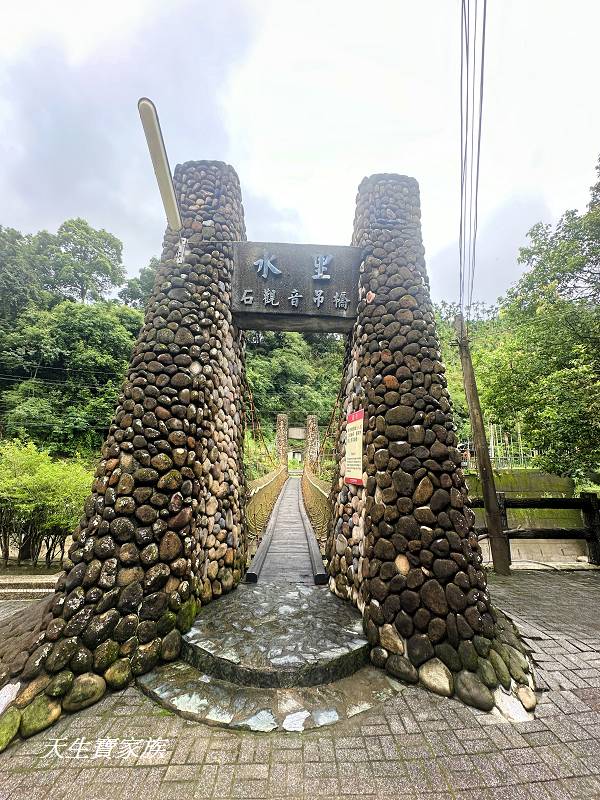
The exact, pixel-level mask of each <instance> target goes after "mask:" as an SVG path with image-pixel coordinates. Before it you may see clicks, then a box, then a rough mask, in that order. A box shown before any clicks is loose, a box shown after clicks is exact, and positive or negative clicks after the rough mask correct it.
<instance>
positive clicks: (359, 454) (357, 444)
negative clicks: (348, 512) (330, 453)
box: [344, 408, 365, 486]
mask: <svg viewBox="0 0 600 800" xmlns="http://www.w3.org/2000/svg"><path fill="white" fill-rule="evenodd" d="M364 419H365V412H364V409H362V408H361V409H359V410H358V411H351V412H350V413H349V414H348V416H347V417H346V473H345V476H344V483H351V484H354V486H364V482H363V462H362V458H363V425H364Z"/></svg>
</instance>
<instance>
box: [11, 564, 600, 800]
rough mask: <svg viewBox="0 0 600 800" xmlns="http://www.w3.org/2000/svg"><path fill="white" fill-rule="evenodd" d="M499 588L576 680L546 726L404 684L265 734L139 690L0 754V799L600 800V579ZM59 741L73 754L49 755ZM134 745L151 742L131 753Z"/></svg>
mask: <svg viewBox="0 0 600 800" xmlns="http://www.w3.org/2000/svg"><path fill="white" fill-rule="evenodd" d="M492 591H493V596H494V598H495V600H496V602H497V603H498V605H500V606H501V607H503V608H504V609H505V610H506V611H507V612H508V613H510V614H512V615H514V616H516V617H518V618H519V621H520V620H521V619H523V620H525V619H526V620H527V626H528V627H527V629H526V635H527V638H528V640H529V642H530V643H531V644H532V646H534V652H535V653H536V658H539V659H540V661H539V663H540V665H541V669H542V671H543V675H544V678H545V679H546V680H547V681H548V676H551V675H552V674H553V673H559V674H560V679H559V678H557V681H565V680H567V679H569V680H571V682H572V683H573V684H574V686H573V687H568V688H555V687H553V685H552V684H551V682H550V681H548V685H549V687H550V688H549V690H548V691H545V692H543V693H542V694H541V699H540V703H539V705H538V711H537V718H536V720H535V721H532V722H522V723H513V724H509V723H505V722H503V723H499V722H498V720H496V719H495V718H494V717H491V716H490V715H487V714H483V713H481V712H477V711H474V710H472V709H469V708H467V707H465V706H463V705H462V704H461V703H459V702H458V701H456V700H452V699H445V698H440V697H436V696H434V695H431V694H428V693H426V692H425V691H423V690H420V689H418V688H407V689H406V690H405V691H404V692H403V693H401V694H400V695H397V696H396V697H395V698H394V699H392V700H390V701H388V702H386V703H385V704H384V705H382V706H380V707H379V708H377V709H374V710H372V711H370V712H367V713H365V714H359V715H357V716H356V717H354V718H352V719H351V720H348V721H346V722H344V723H340V724H337V725H334V726H331V727H328V728H323V729H320V730H316V731H309V732H307V733H304V734H257V733H249V732H248V733H246V732H240V731H225V730H222V729H219V728H214V727H207V726H204V725H202V724H198V723H193V722H190V721H188V720H184V719H182V718H179V717H177V716H173V715H171V714H170V713H168V712H165V711H164V710H162V709H160V708H158V707H157V706H155V705H154V704H153V703H152V702H151V701H150V700H149V699H148V698H146V697H144V696H143V695H142V694H140V693H139V692H138V691H137V690H136V689H135V688H129V689H127V690H126V691H124V692H121V693H118V694H114V695H111V696H109V697H107V698H105V699H104V700H103V701H101V702H100V703H99V704H97V705H96V706H93V707H92V708H89V709H87V710H85V711H83V712H80V713H78V714H76V715H74V716H69V717H66V718H64V719H62V720H61V721H60V722H59V723H58V724H57V725H56V726H54V728H52V729H50V730H49V731H45V732H44V733H42V734H41V735H39V736H37V737H34V738H33V739H31V740H29V741H26V742H19V743H18V744H16V745H15V746H13V747H11V748H9V750H8V751H7V752H5V753H4V754H2V755H0V800H9V798H10V800H37V799H38V798H40V800H41V798H46V797H49V798H52V800H80V799H81V800H83V799H85V800H120V798H128V800H130V798H132V797H135V798H136V800H152V799H153V798H159V797H160V798H162V797H164V798H167V797H168V798H171V797H173V798H177V800H180V799H181V800H184V799H185V798H196V797H198V798H200V797H215V798H223V800H226V798H267V797H268V798H273V799H275V798H284V797H291V798H308V797H310V798H313V797H320V796H323V797H328V798H339V797H344V798H348V799H349V800H350V799H351V798H361V799H362V800H367V799H369V798H373V799H374V798H386V797H390V798H392V797H393V798H395V800H408V798H411V800H412V799H413V798H414V800H417V799H418V798H440V799H441V800H451V799H452V800H466V799H467V798H469V800H470V799H471V798H477V800H500V799H501V800H513V798H514V800H521V799H522V800H529V798H532V799H534V798H535V800H559V799H560V800H563V799H572V800H575V799H577V800H579V799H580V798H590V799H591V798H600V759H599V756H600V688H599V687H600V680H598V678H597V675H596V669H597V664H596V663H594V662H595V661H596V659H595V658H594V657H593V656H594V654H595V655H596V656H597V658H598V659H599V660H600V651H599V649H598V643H599V642H600V620H599V619H598V615H597V613H595V609H597V608H598V607H599V604H600V576H599V575H594V574H589V573H547V572H546V573H541V574H535V573H517V574H515V575H514V576H513V578H511V579H510V586H509V584H508V582H507V581H506V580H505V579H503V580H498V579H494V580H493V581H492ZM542 637H543V638H542ZM594 648H595V649H594ZM569 650H570V652H569ZM550 657H551V658H552V659H553V660H552V661H550V660H549V658H550ZM585 663H587V664H590V665H591V666H589V667H588V668H587V669H586V667H584V666H582V665H583V664H585ZM586 673H588V674H586ZM574 678H575V679H574ZM583 681H585V685H579V686H577V685H575V684H576V683H578V682H583ZM149 736H152V737H155V738H158V737H162V738H163V739H165V740H168V744H167V745H166V746H165V748H164V753H163V754H162V755H161V754H159V755H154V756H152V755H143V754H142V753H141V751H142V750H143V749H144V742H145V741H147V739H148V737H149ZM81 737H84V741H83V744H85V743H86V742H87V743H92V745H91V749H90V751H89V752H86V751H85V749H84V750H82V751H81V753H80V754H81V755H83V756H85V757H83V758H75V757H65V756H64V753H65V749H66V748H71V756H72V755H73V754H76V753H77V748H76V747H74V745H75V743H76V742H77V741H78V740H79V741H80V742H82V739H81ZM108 737H110V738H112V739H116V740H118V749H116V750H115V753H116V755H114V756H113V757H111V758H107V757H97V758H94V757H93V756H94V754H95V748H96V747H98V742H99V741H100V740H101V739H105V738H108ZM57 738H61V739H62V741H61V742H60V743H59V744H58V749H59V752H61V754H62V755H63V757H62V758H58V757H57V756H56V755H48V751H49V750H50V749H51V747H52V744H53V741H54V740H55V739H57ZM127 740H129V741H131V740H138V741H139V742H141V744H139V745H135V744H133V745H132V752H131V753H130V754H129V755H127V756H124V755H121V754H120V753H121V752H122V751H124V750H126V749H127V748H126V747H125V743H126V741H127Z"/></svg>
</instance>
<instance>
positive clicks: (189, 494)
mask: <svg viewBox="0 0 600 800" xmlns="http://www.w3.org/2000/svg"><path fill="white" fill-rule="evenodd" d="M174 182H175V191H176V194H177V197H178V199H179V203H180V208H181V215H182V219H183V223H184V230H183V231H182V235H183V236H185V237H188V249H187V253H186V255H185V260H184V263H182V264H177V263H175V261H174V260H173V258H174V256H175V252H176V248H177V242H178V237H177V236H174V235H172V234H171V233H170V232H169V231H167V235H166V237H165V242H164V249H163V255H162V263H161V265H160V268H159V270H158V274H157V278H156V285H155V288H154V292H153V294H152V297H151V299H150V301H149V304H148V308H147V311H146V315H145V320H144V325H143V327H142V330H141V331H140V334H139V337H138V341H137V344H136V346H135V349H134V352H133V355H132V359H131V364H130V368H129V370H128V373H127V377H126V380H125V382H124V385H123V387H122V391H121V394H120V396H119V401H118V406H117V409H116V412H115V415H114V418H113V423H112V425H111V427H110V430H109V434H108V438H107V440H106V442H105V443H104V445H103V448H102V459H101V461H100V463H99V466H98V469H97V471H96V477H95V480H94V484H93V487H92V494H91V496H90V497H89V499H88V501H87V502H86V504H85V514H84V516H83V517H82V520H81V523H80V525H79V527H78V529H77V531H76V532H75V534H74V537H73V539H74V541H73V545H72V547H71V548H70V550H69V558H70V563H69V564H68V566H67V571H66V574H65V575H64V576H63V577H62V578H60V579H59V581H58V583H57V586H56V591H55V594H54V597H53V599H52V601H51V603H50V606H49V609H48V610H46V612H45V613H46V615H45V616H44V617H42V622H41V623H40V622H39V620H38V621H36V622H35V628H34V629H33V630H32V631H24V635H23V636H21V637H19V636H11V635H10V632H9V635H7V636H6V638H5V639H4V642H3V643H2V646H1V649H0V659H1V665H2V671H1V672H0V685H1V684H2V683H4V682H6V680H7V679H9V678H10V677H19V678H20V679H21V680H22V681H25V682H29V683H28V684H27V685H26V686H25V687H21V690H20V691H21V694H20V695H19V696H18V697H17V699H16V701H15V705H14V706H13V708H17V707H18V708H19V709H21V710H20V711H19V714H20V715H21V723H20V725H21V732H22V733H23V734H24V735H29V733H31V732H36V730H33V728H32V727H31V725H29V723H28V722H27V719H28V715H29V717H32V716H33V715H34V712H35V714H36V715H37V716H36V718H39V719H41V720H42V723H36V725H37V728H36V729H37V730H39V729H41V728H40V727H39V724H42V727H45V726H46V724H50V722H52V721H54V720H55V719H56V718H57V715H59V714H60V712H61V707H62V708H63V709H65V710H69V711H74V710H77V709H78V708H82V707H85V706H86V705H90V703H92V702H95V701H96V700H97V699H99V697H101V696H102V694H103V693H104V691H105V690H106V688H107V686H108V687H109V688H115V689H116V688H121V687H122V686H124V685H125V684H127V683H128V682H129V681H130V680H131V678H132V677H133V676H135V675H139V674H141V673H143V672H146V671H147V670H149V669H151V668H152V667H153V666H154V665H155V664H157V663H158V662H159V661H161V660H163V661H170V660H173V659H175V658H177V657H178V655H179V650H180V641H181V634H182V633H183V632H185V631H187V630H188V629H189V628H190V626H191V624H192V622H193V620H194V618H195V616H196V614H197V612H198V609H199V608H200V605H201V604H204V603H207V602H209V601H210V600H211V599H212V598H213V597H218V596H219V595H221V594H222V593H224V592H228V591H230V590H231V589H233V588H234V586H235V585H236V584H237V583H238V582H239V581H240V579H241V578H242V575H243V572H244V569H245V555H246V553H245V550H246V532H245V524H244V470H243V462H242V452H243V435H244V408H243V400H242V394H243V386H244V381H245V376H244V363H243V338H242V335H241V334H240V333H239V332H238V331H237V330H236V329H235V327H234V326H233V324H232V318H231V312H230V283H231V273H232V267H233V261H232V258H233V252H232V246H231V245H230V244H229V242H232V241H234V240H239V239H243V238H245V231H244V220H243V210H242V204H241V195H240V186H239V181H238V178H237V175H236V173H235V172H234V170H233V169H232V168H231V167H229V166H227V165H225V164H222V163H220V162H206V161H199V162H187V163H186V164H183V165H179V166H178V167H177V168H176V170H175V178H174ZM49 687H50V689H49ZM33 698H35V700H34V699H33ZM31 701H33V703H32V702H31ZM34 704H37V705H36V706H35V708H34V712H32V711H31V709H30V706H32V705H34ZM38 707H39V708H38ZM28 709H29V710H28ZM11 713H16V712H11ZM23 720H25V722H23ZM36 725H34V726H33V727H36Z"/></svg>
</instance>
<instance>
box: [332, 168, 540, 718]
mask: <svg viewBox="0 0 600 800" xmlns="http://www.w3.org/2000/svg"><path fill="white" fill-rule="evenodd" d="M352 243H353V244H354V245H356V246H358V247H361V248H363V262H362V265H361V271H360V273H361V274H360V285H359V304H358V316H357V320H356V324H355V327H354V330H353V333H352V337H351V341H350V344H349V347H350V352H349V358H348V360H347V364H346V370H345V374H344V401H343V419H344V420H345V418H346V415H347V414H348V413H349V412H351V411H355V410H358V409H360V408H362V409H364V410H365V429H364V449H363V468H364V482H365V486H364V488H362V487H361V488H357V487H354V486H347V485H345V484H344V482H343V480H344V471H345V465H344V455H345V450H344V441H345V422H342V425H341V430H340V436H339V441H338V461H339V464H340V475H339V479H338V483H337V486H335V487H334V490H335V499H334V508H333V523H332V531H331V535H330V539H329V542H328V556H329V571H330V588H331V589H332V591H334V592H335V593H336V594H338V595H340V596H341V597H345V598H347V599H349V600H351V601H352V602H353V603H355V605H357V606H358V608H359V609H360V610H361V611H362V613H363V619H364V623H365V629H366V633H367V637H368V639H369V643H370V645H371V648H372V649H371V660H372V661H373V663H374V664H376V665H378V666H381V667H383V668H385V669H386V670H387V671H388V672H389V673H390V674H391V675H393V676H395V677H398V678H400V679H402V680H405V681H407V682H411V683H416V682H418V681H420V682H421V683H422V684H423V685H424V686H426V687H427V688H429V689H432V690H433V691H436V692H438V693H440V694H445V695H452V694H454V693H456V694H457V695H458V696H459V697H460V698H461V699H462V700H464V701H465V702H467V703H469V704H471V705H475V706H478V707H479V708H482V709H486V710H490V709H491V708H492V707H493V706H494V704H497V705H500V704H502V703H503V702H505V701H504V700H503V696H502V694H501V692H499V690H498V689H497V687H498V686H499V685H500V683H502V684H504V685H505V686H506V687H507V688H511V689H512V694H513V700H515V702H518V701H517V700H516V696H517V695H518V696H519V700H521V701H522V702H524V703H525V704H526V705H528V706H529V707H532V705H533V704H534V703H535V697H534V696H533V693H532V691H531V687H532V685H533V681H532V678H531V674H530V671H529V662H528V659H527V657H526V656H525V655H524V649H523V646H522V645H521V643H520V640H519V638H518V636H517V635H516V632H515V630H514V629H513V627H512V625H511V624H510V623H509V622H508V621H507V620H506V619H505V618H502V617H501V615H499V614H498V612H497V611H496V610H495V609H494V608H493V606H492V604H491V601H490V597H489V594H488V590H487V582H486V575H485V572H484V570H483V568H482V556H481V551H480V548H479V545H478V542H477V536H476V534H475V532H474V530H473V523H474V514H473V512H472V511H471V509H470V508H469V503H468V498H467V490H466V486H465V482H464V477H463V474H462V471H461V469H460V463H461V456H460V453H459V452H458V450H457V448H456V444H457V439H456V435H455V432H454V425H453V422H452V413H451V405H450V399H449V395H448V390H447V388H446V378H445V375H444V366H443V364H442V363H441V361H440V347H439V340H438V337H437V332H436V328H435V322H434V314H433V308H432V304H431V299H430V295H429V283H428V279H427V274H426V270H425V260H424V248H423V243H422V239H421V227H420V203H419V189H418V185H417V182H416V181H415V180H414V179H413V178H408V177H405V176H399V175H374V176H372V177H370V178H367V179H365V180H364V181H363V182H362V183H361V185H360V187H359V193H358V199H357V209H356V217H355V224H354V236H353V242H352Z"/></svg>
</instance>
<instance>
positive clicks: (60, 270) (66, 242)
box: [38, 217, 125, 303]
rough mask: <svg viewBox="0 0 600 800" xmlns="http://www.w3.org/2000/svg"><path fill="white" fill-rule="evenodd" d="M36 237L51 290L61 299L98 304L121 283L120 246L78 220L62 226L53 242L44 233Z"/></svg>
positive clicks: (113, 237) (109, 234)
mask: <svg viewBox="0 0 600 800" xmlns="http://www.w3.org/2000/svg"><path fill="white" fill-rule="evenodd" d="M38 236H39V237H42V238H43V239H45V241H46V248H45V252H44V255H45V257H46V258H47V261H48V263H49V266H50V269H51V271H52V278H51V287H52V288H53V289H54V291H56V292H57V293H59V294H61V295H62V296H63V297H65V298H72V299H75V300H79V301H80V302H81V303H85V302H86V301H87V300H99V299H102V298H104V297H106V295H107V294H108V293H109V292H110V291H111V290H112V289H114V288H115V287H117V286H120V285H121V284H122V283H123V281H124V280H125V268H124V267H123V264H122V261H121V257H122V251H123V245H122V243H121V242H120V241H119V239H117V237H116V236H113V235H112V233H108V231H105V230H104V229H100V230H97V229H96V228H92V226H91V225H90V224H89V223H88V222H87V221H86V220H84V219H82V218H81V217H77V218H76V219H69V220H66V221H65V222H63V224H62V225H61V226H60V228H59V229H58V231H57V233H56V236H55V237H54V238H53V239H49V240H48V239H47V238H46V237H47V234H45V232H42V233H40V234H38Z"/></svg>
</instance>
